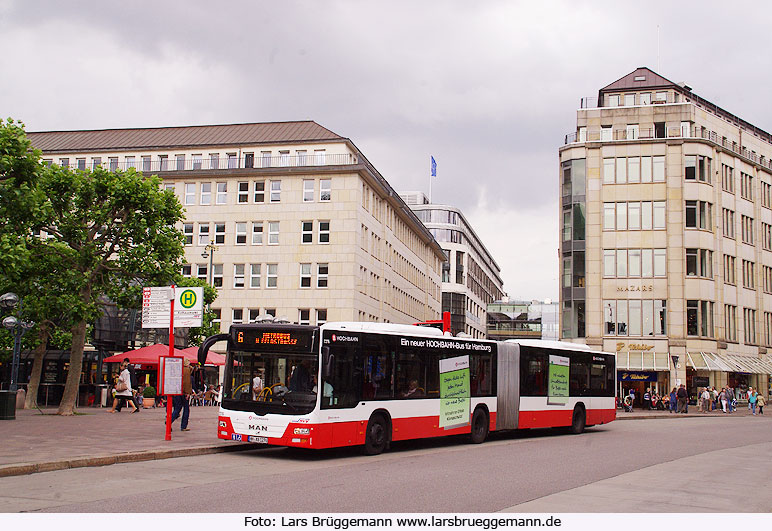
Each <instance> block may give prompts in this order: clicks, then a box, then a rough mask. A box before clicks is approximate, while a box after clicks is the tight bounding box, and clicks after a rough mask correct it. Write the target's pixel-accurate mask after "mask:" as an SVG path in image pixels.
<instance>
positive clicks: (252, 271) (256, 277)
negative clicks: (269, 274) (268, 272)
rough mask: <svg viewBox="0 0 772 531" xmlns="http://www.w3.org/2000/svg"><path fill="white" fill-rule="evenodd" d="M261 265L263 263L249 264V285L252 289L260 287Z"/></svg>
mask: <svg viewBox="0 0 772 531" xmlns="http://www.w3.org/2000/svg"><path fill="white" fill-rule="evenodd" d="M261 265H262V264H249V287H250V288H251V289H259V288H260V284H261V280H262V279H261V278H260V277H261V273H262V271H261Z"/></svg>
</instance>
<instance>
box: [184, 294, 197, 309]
mask: <svg viewBox="0 0 772 531" xmlns="http://www.w3.org/2000/svg"><path fill="white" fill-rule="evenodd" d="M180 304H181V305H182V307H183V308H186V309H189V308H192V307H193V306H195V305H196V292H195V291H193V290H192V289H187V290H185V291H183V292H182V295H180Z"/></svg>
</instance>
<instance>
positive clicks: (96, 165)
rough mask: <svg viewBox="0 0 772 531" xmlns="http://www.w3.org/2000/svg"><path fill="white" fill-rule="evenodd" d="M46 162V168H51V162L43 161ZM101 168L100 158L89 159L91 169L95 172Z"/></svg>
mask: <svg viewBox="0 0 772 531" xmlns="http://www.w3.org/2000/svg"><path fill="white" fill-rule="evenodd" d="M43 162H46V163H47V165H48V166H51V161H50V160H49V161H43ZM101 166H102V157H93V158H92V159H91V169H92V170H95V169H97V168H99V167H101Z"/></svg>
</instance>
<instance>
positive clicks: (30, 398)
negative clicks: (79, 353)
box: [24, 324, 48, 409]
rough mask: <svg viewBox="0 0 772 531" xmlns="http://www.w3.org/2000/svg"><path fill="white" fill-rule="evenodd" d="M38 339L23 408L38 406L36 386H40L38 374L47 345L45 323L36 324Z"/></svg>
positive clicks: (40, 370)
mask: <svg viewBox="0 0 772 531" xmlns="http://www.w3.org/2000/svg"><path fill="white" fill-rule="evenodd" d="M38 339H39V340H40V343H39V344H38V346H37V347H35V350H33V352H34V354H35V358H34V361H33V362H32V374H30V377H29V383H28V384H27V398H26V400H25V401H24V409H35V408H36V407H38V388H39V387H40V374H41V373H42V372H43V358H44V357H45V355H46V347H47V346H48V326H47V325H46V324H40V325H38Z"/></svg>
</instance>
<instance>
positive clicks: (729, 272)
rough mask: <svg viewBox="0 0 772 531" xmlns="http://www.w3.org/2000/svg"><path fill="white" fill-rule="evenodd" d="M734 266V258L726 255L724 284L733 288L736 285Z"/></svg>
mask: <svg viewBox="0 0 772 531" xmlns="http://www.w3.org/2000/svg"><path fill="white" fill-rule="evenodd" d="M735 264H736V259H735V257H734V256H730V255H728V254H725V255H724V283H725V284H731V285H733V286H734V285H736V284H737V276H736V273H735V271H736V265H735Z"/></svg>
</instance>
